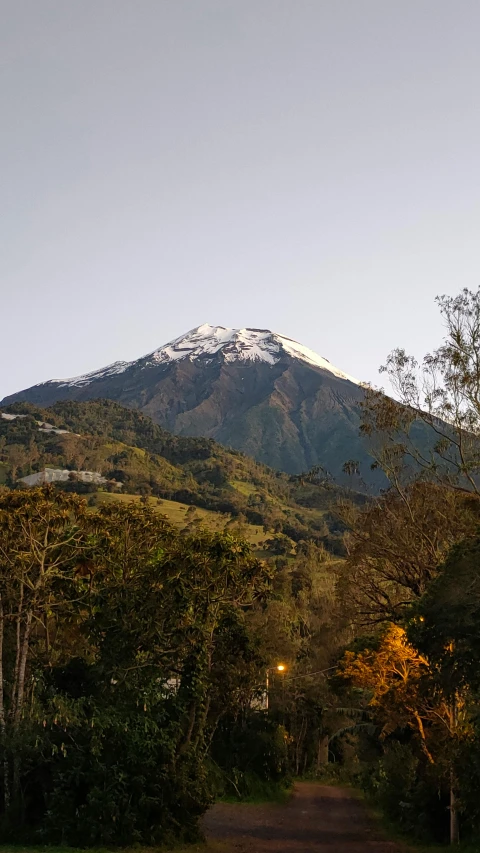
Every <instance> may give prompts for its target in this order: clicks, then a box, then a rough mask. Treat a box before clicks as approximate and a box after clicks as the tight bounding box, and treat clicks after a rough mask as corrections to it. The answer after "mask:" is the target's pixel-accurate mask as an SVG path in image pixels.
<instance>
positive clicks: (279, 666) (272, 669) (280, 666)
mask: <svg viewBox="0 0 480 853" xmlns="http://www.w3.org/2000/svg"><path fill="white" fill-rule="evenodd" d="M286 671H287V667H286V666H285V664H284V663H277V665H276V666H270V667H269V668H268V669H267V671H266V672H265V710H266V711H268V688H269V687H270V680H269V677H268V673H269V672H281V673H282V683H283V693H284V694H285V680H284V679H285V673H286Z"/></svg>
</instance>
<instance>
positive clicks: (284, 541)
mask: <svg viewBox="0 0 480 853" xmlns="http://www.w3.org/2000/svg"><path fill="white" fill-rule="evenodd" d="M2 411H3V413H4V414H9V415H12V414H15V415H17V416H19V417H16V418H15V419H8V420H7V419H5V418H1V417H0V483H3V484H4V485H6V486H8V487H10V488H18V487H20V483H19V480H20V479H21V478H22V477H25V476H27V475H29V474H32V473H36V472H39V471H42V470H44V469H45V468H46V467H47V468H62V469H68V470H70V471H71V472H72V477H71V481H69V482H67V483H64V484H62V488H64V489H67V490H73V491H78V492H83V493H87V494H88V493H90V494H91V498H90V501H91V502H92V503H97V502H98V501H101V500H106V499H110V500H112V499H115V500H122V501H124V500H129V499H132V497H136V499H137V500H139V499H140V498H141V499H143V500H144V501H147V500H148V501H149V502H150V503H153V504H155V505H156V506H158V511H159V512H161V513H163V514H166V515H167V516H168V517H169V518H170V519H171V520H172V521H173V522H174V523H175V524H176V525H180V526H181V527H182V528H188V529H192V527H194V526H195V525H199V524H201V523H203V524H208V525H209V526H210V527H214V528H215V529H223V528H225V527H235V528H236V529H240V530H242V531H243V534H244V535H245V537H246V538H247V539H248V540H249V541H251V542H252V544H254V546H255V548H256V549H259V548H261V547H263V543H264V542H268V541H269V540H270V544H269V545H267V546H266V547H267V549H268V548H273V549H274V550H277V551H278V553H288V551H289V541H290V544H291V545H292V546H293V543H296V542H300V541H302V540H314V541H316V542H317V543H318V544H323V545H324V546H325V547H327V548H328V549H329V550H332V551H333V552H335V553H339V552H341V536H340V533H341V530H340V529H339V527H338V522H337V521H336V519H335V516H334V514H333V513H332V511H331V508H332V506H333V504H334V503H335V500H336V499H337V497H338V493H339V492H338V489H336V488H334V487H332V486H331V485H330V486H327V485H321V484H320V483H316V482H315V481H314V479H313V481H312V478H308V479H309V480H310V481H307V480H306V479H305V478H298V477H291V476H289V475H287V474H284V473H280V472H275V471H272V470H271V469H270V468H268V467H266V466H264V465H262V464H260V463H257V462H255V461H254V460H253V459H250V458H249V457H248V456H245V455H244V454H242V453H240V452H239V451H236V450H231V449H226V448H224V447H222V446H221V445H219V444H217V443H216V442H215V441H213V440H212V439H204V438H189V437H181V436H175V435H172V434H171V433H169V432H167V431H166V430H164V429H163V428H161V427H160V426H158V425H157V424H155V423H154V422H153V421H152V420H151V419H150V418H149V417H147V416H146V415H143V414H142V413H141V412H139V411H136V410H132V409H126V408H123V407H122V406H120V405H118V404H116V403H114V402H112V401H109V400H96V401H92V402H86V403H76V402H61V403H56V404H55V405H54V406H52V407H51V408H49V409H48V410H44V409H41V408H38V407H36V406H33V405H31V404H26V403H20V404H13V405H12V406H10V407H6V408H4V409H3V410H2ZM43 422H46V424H47V425H50V426H51V427H53V428H54V429H56V430H62V431H63V430H65V431H66V432H62V433H61V434H59V433H56V432H53V431H52V430H51V429H50V428H49V426H47V427H42V426H41V424H42V423H43ZM75 471H95V472H98V473H100V474H102V476H104V477H105V478H106V479H107V481H108V482H107V484H106V485H105V486H103V487H101V488H100V489H99V487H98V486H95V485H94V484H90V483H80V482H76V481H75V474H74V473H73V472H75ZM272 539H273V540H274V541H272ZM259 543H262V546H260V544H259Z"/></svg>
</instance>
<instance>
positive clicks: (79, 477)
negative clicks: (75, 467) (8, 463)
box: [18, 468, 108, 486]
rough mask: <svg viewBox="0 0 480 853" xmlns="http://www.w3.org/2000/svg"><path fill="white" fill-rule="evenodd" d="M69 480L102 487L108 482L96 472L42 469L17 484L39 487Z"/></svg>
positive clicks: (22, 478) (21, 479) (21, 478)
mask: <svg viewBox="0 0 480 853" xmlns="http://www.w3.org/2000/svg"><path fill="white" fill-rule="evenodd" d="M69 480H76V481H77V482H79V483H95V485H97V486H103V485H104V484H105V483H107V482H108V481H107V479H106V477H102V475H101V474H99V473H98V472H97V471H68V470H67V469H66V468H64V469H62V468H44V470H43V471H38V472H37V473H36V474H28V476H27V477H20V479H19V481H18V482H19V483H25V485H26V486H41V485H43V483H68V482H69Z"/></svg>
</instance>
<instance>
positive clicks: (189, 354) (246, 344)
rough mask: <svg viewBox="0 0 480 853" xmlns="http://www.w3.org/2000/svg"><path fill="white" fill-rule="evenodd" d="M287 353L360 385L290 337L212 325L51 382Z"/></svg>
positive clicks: (76, 383)
mask: <svg viewBox="0 0 480 853" xmlns="http://www.w3.org/2000/svg"><path fill="white" fill-rule="evenodd" d="M283 354H287V355H290V356H292V358H296V359H299V360H300V361H305V362H306V363H307V364H311V365H313V366H314V367H319V368H321V369H322V370H328V372H329V373H333V375H334V376H337V377H338V378H339V379H346V380H347V381H348V382H353V383H355V384H356V385H358V384H359V383H358V382H357V380H356V379H353V377H351V376H348V374H347V373H343V372H342V371H341V370H338V369H337V368H336V367H334V366H333V365H332V364H330V362H329V361H327V359H326V358H322V356H320V355H317V353H315V352H313V350H311V349H308V347H304V346H303V345H302V344H299V343H297V341H293V340H292V339H291V338H286V337H285V336H284V335H279V334H276V333H275V332H270V331H269V330H268V329H227V328H226V327H225V326H210V325H209V324H208V323H204V325H203V326H197V328H196V329H191V331H190V332H187V334H186V335H181V337H179V338H175V340H173V341H169V343H168V344H165V345H164V346H163V347H160V349H157V350H155V351H154V352H152V353H149V354H148V355H146V356H144V357H143V358H141V359H138V360H137V361H116V362H114V364H110V365H108V367H104V368H101V369H100V370H95V371H93V372H92V373H86V374H84V375H83V376H75V377H73V378H71V379H51V380H50V382H54V383H56V384H57V385H58V387H59V388H74V387H76V388H81V387H85V386H86V385H90V384H91V383H92V382H94V381H95V380H96V379H105V378H107V377H109V376H115V375H116V374H120V373H125V372H126V371H127V370H128V369H129V368H130V367H133V366H134V365H136V364H139V363H142V365H143V367H155V366H157V365H159V364H168V363H170V362H172V361H180V360H181V359H185V358H188V359H190V361H195V360H197V359H202V360H203V361H204V362H205V363H206V362H207V361H208V360H209V359H211V358H213V357H214V356H219V355H221V357H222V358H223V359H224V361H225V362H227V363H228V362H234V361H245V362H250V361H252V362H264V363H265V364H270V365H273V364H276V362H278V361H279V360H280V359H281V357H282V355H283ZM41 384H42V385H43V384H48V383H41ZM37 387H38V386H37ZM40 387H41V386H40Z"/></svg>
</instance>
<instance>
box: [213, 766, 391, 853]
mask: <svg viewBox="0 0 480 853" xmlns="http://www.w3.org/2000/svg"><path fill="white" fill-rule="evenodd" d="M204 828H205V832H206V834H207V836H208V837H209V838H211V839H219V840H225V841H228V843H229V847H230V846H231V849H232V851H236V853H277V851H278V853H401V849H400V847H399V846H398V845H396V844H394V843H393V842H390V841H385V840H384V839H383V838H382V835H381V833H380V831H379V829H378V827H375V826H374V824H373V823H372V821H371V820H370V818H369V817H368V815H367V813H366V811H365V809H364V807H363V804H362V803H361V801H359V800H357V799H356V798H355V797H353V796H352V794H351V793H350V792H349V791H348V790H346V789H342V788H330V787H326V786H325V785H316V784H310V783H307V782H301V783H300V782H299V783H298V784H296V785H295V789H294V793H293V796H292V798H291V800H290V801H289V802H288V803H287V804H286V805H285V806H278V805H262V806H256V805H247V804H238V805H230V804H226V803H218V804H217V805H215V806H214V807H213V808H212V809H210V811H209V812H208V814H207V815H206V817H205V821H204Z"/></svg>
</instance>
